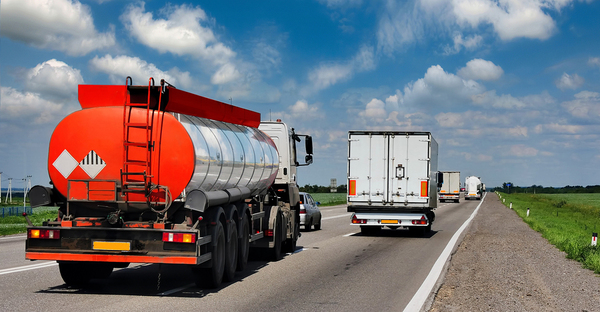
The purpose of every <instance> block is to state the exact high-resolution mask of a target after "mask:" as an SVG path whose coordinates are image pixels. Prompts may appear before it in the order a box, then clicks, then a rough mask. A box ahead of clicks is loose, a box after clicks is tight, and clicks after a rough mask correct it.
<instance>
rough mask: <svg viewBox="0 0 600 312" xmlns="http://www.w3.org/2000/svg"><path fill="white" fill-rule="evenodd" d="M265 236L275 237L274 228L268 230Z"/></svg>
mask: <svg viewBox="0 0 600 312" xmlns="http://www.w3.org/2000/svg"><path fill="white" fill-rule="evenodd" d="M265 236H269V237H273V230H266V231H265Z"/></svg>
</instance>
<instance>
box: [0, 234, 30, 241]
mask: <svg viewBox="0 0 600 312" xmlns="http://www.w3.org/2000/svg"><path fill="white" fill-rule="evenodd" d="M22 238H27V235H19V236H7V237H0V239H1V240H5V239H22Z"/></svg>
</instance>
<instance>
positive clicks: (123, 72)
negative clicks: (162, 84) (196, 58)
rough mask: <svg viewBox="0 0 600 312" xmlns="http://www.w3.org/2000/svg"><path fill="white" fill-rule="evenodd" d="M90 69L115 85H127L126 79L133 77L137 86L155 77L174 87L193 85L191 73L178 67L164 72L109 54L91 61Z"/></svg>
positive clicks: (122, 56)
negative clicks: (103, 75) (106, 76)
mask: <svg viewBox="0 0 600 312" xmlns="http://www.w3.org/2000/svg"><path fill="white" fill-rule="evenodd" d="M90 67H91V68H92V69H93V70H96V71H99V72H103V73H106V74H108V77H109V79H110V81H111V82H112V83H114V84H125V78H126V77H127V76H131V78H132V79H133V83H134V84H135V85H146V84H147V83H148V79H149V78H150V77H153V78H154V81H155V82H156V83H158V82H159V81H160V80H161V79H164V80H166V81H168V82H169V83H171V84H172V85H174V86H178V85H181V86H182V87H184V88H189V87H192V85H193V79H192V78H191V76H190V73H189V72H181V71H180V70H179V69H178V68H176V67H175V68H172V69H171V70H169V71H163V70H160V69H158V68H157V67H156V66H155V65H154V64H152V63H148V62H146V61H144V60H141V59H140V58H138V57H130V56H126V55H119V56H116V57H114V58H113V57H112V56H111V55H108V54H107V55H105V56H103V57H100V58H99V57H97V56H96V57H94V58H93V59H91V60H90Z"/></svg>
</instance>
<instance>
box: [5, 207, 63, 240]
mask: <svg viewBox="0 0 600 312" xmlns="http://www.w3.org/2000/svg"><path fill="white" fill-rule="evenodd" d="M57 211H58V207H40V208H33V213H32V214H30V215H29V220H31V222H32V223H33V224H34V225H42V222H44V221H46V220H48V219H50V220H54V219H56V216H57ZM26 229H27V221H25V217H23V216H22V215H18V216H7V217H4V218H0V235H11V234H19V233H25V232H26Z"/></svg>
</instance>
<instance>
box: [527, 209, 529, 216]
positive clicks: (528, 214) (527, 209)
mask: <svg viewBox="0 0 600 312" xmlns="http://www.w3.org/2000/svg"><path fill="white" fill-rule="evenodd" d="M527 216H528V217H529V208H527Z"/></svg>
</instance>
